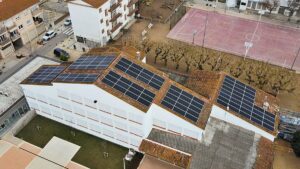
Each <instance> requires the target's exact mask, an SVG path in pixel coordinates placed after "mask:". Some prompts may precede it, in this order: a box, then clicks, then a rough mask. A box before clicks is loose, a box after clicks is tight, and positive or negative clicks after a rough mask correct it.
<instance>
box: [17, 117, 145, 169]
mask: <svg viewBox="0 0 300 169" xmlns="http://www.w3.org/2000/svg"><path fill="white" fill-rule="evenodd" d="M53 136H56V137H58V138H61V139H64V140H66V141H69V142H71V143H74V144H76V145H79V146H80V149H79V151H78V152H77V154H76V155H75V156H74V157H73V159H72V161H74V162H77V163H79V164H81V165H84V166H86V167H89V168H91V169H103V168H105V169H119V168H123V158H124V157H125V155H126V153H127V152H128V149H127V148H125V147H121V146H119V145H116V144H113V143H111V142H109V141H106V140H103V139H100V138H98V137H95V136H92V135H89V134H87V133H84V132H81V131H79V130H76V129H74V128H71V127H68V126H66V125H63V124H61V123H58V122H55V121H52V120H49V119H47V118H44V117H42V116H36V117H35V118H34V119H32V121H31V122H30V123H29V124H28V125H26V126H25V127H24V128H23V129H22V130H21V131H20V132H19V133H18V134H17V135H16V137H19V138H21V139H23V140H25V141H27V142H29V143H31V144H34V145H36V146H38V147H41V148H43V147H44V146H45V145H46V144H47V143H48V142H49V140H51V138H52V137H53ZM142 157H143V155H141V154H137V155H136V156H135V158H134V159H133V161H131V162H130V163H126V168H127V169H134V168H137V165H138V164H139V162H140V160H141V159H142Z"/></svg>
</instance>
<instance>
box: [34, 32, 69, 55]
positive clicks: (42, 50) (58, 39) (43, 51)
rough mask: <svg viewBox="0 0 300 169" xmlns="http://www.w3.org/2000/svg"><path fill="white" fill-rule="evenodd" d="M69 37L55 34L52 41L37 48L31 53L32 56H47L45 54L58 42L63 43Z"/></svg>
mask: <svg viewBox="0 0 300 169" xmlns="http://www.w3.org/2000/svg"><path fill="white" fill-rule="evenodd" d="M68 36H69V35H67V34H65V33H59V34H57V35H56V36H55V37H54V38H53V39H51V40H49V41H48V42H47V43H46V44H45V45H44V46H42V47H40V48H38V49H37V50H36V51H34V52H33V53H32V55H42V56H47V54H48V53H49V52H50V51H51V50H53V49H54V48H55V47H56V46H57V45H58V44H59V43H60V42H63V41H64V40H65V39H66V38H67V37H68Z"/></svg>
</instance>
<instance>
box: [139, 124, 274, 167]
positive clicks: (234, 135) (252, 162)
mask: <svg viewBox="0 0 300 169" xmlns="http://www.w3.org/2000/svg"><path fill="white" fill-rule="evenodd" d="M146 140H151V143H152V144H153V143H157V145H162V147H164V146H167V147H171V148H173V149H177V150H179V151H182V152H186V153H187V154H191V155H192V157H191V161H190V164H188V167H184V168H190V169H211V168H226V169H240V168H244V169H252V168H254V166H255V168H259V167H261V165H265V167H271V164H272V159H271V158H270V157H269V155H270V154H272V152H273V149H272V142H271V141H269V140H267V139H265V138H263V137H260V136H259V135H256V134H255V133H254V132H251V131H248V130H246V129H243V128H241V127H238V126H234V125H231V124H229V123H226V122H223V121H220V120H217V119H214V118H211V119H210V121H209V122H208V124H207V126H206V129H205V135H204V137H203V140H202V141H201V142H199V141H197V140H193V139H191V138H188V137H182V136H180V135H175V134H173V133H168V132H164V131H161V130H158V129H153V130H152V131H151V133H150V134H149V136H148V138H147V139H146ZM262 144H264V145H263V146H260V145H262ZM144 147H150V148H151V146H149V142H147V141H145V142H142V144H141V146H140V150H141V151H143V152H145V153H146V154H150V155H151V153H153V151H154V150H152V149H149V150H146V149H145V148H144ZM266 152H269V154H268V153H266ZM176 153H177V152H174V155H176ZM170 156H171V157H172V156H173V155H170V154H167V153H164V152H163V151H162V152H160V156H156V158H158V159H160V160H164V161H166V162H168V163H171V164H176V163H174V162H173V161H172V160H169V159H170V158H168V157H170ZM262 160H265V161H264V163H262ZM181 167H182V166H181Z"/></svg>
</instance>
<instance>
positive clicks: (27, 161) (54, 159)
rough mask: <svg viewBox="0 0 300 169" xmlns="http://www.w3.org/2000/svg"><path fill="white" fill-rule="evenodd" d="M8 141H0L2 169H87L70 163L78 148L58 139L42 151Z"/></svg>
mask: <svg viewBox="0 0 300 169" xmlns="http://www.w3.org/2000/svg"><path fill="white" fill-rule="evenodd" d="M10 141H11V140H10V139H8V140H7V141H6V140H0V166H1V167H3V168H7V169H8V168H13V169H23V168H28V169H40V168H44V169H64V168H69V169H88V168H87V167H85V166H82V165H80V164H78V163H75V162H73V161H71V158H73V157H74V155H75V154H76V152H77V151H78V149H79V148H80V147H79V146H77V145H75V144H72V143H70V142H67V141H64V140H61V139H59V138H56V137H53V138H52V140H50V141H49V143H48V144H47V145H46V146H45V148H43V149H42V148H40V147H37V146H35V145H32V144H30V143H27V142H25V141H23V140H18V141H19V142H20V143H19V144H17V145H15V144H14V143H12V142H10ZM49 147H50V149H49ZM62 147H63V148H62ZM65 147H67V150H66V149H65ZM57 154H59V156H58V155H57ZM16 159H18V162H16V161H15V160H16Z"/></svg>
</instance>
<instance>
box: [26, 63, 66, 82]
mask: <svg viewBox="0 0 300 169" xmlns="http://www.w3.org/2000/svg"><path fill="white" fill-rule="evenodd" d="M64 69H65V66H43V67H41V68H40V69H38V70H37V71H35V72H34V73H33V74H32V75H30V76H29V77H28V78H27V79H26V81H27V82H29V83H50V82H51V81H52V80H53V79H54V78H55V77H56V76H57V75H58V74H59V73H60V72H62V71H63V70H64Z"/></svg>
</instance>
